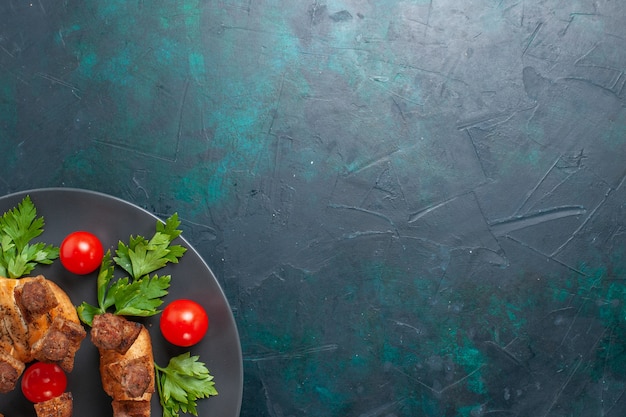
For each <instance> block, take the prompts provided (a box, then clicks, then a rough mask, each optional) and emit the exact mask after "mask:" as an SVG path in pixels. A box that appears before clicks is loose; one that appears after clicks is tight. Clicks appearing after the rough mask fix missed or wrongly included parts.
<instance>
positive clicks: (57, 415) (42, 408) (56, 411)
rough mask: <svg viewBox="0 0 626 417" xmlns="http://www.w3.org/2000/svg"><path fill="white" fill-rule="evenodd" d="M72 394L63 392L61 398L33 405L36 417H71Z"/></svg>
mask: <svg viewBox="0 0 626 417" xmlns="http://www.w3.org/2000/svg"><path fill="white" fill-rule="evenodd" d="M72 405H73V401H72V394H71V393H69V392H65V393H63V394H61V396H59V397H56V398H52V399H50V400H48V401H44V402H41V403H36V404H35V412H36V413H37V417H72Z"/></svg>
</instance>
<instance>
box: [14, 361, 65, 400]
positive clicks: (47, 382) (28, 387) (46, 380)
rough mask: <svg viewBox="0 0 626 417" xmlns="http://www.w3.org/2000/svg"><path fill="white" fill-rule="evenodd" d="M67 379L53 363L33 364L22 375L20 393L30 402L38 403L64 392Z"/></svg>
mask: <svg viewBox="0 0 626 417" xmlns="http://www.w3.org/2000/svg"><path fill="white" fill-rule="evenodd" d="M65 388H67V377H66V376H65V372H63V369H61V367H59V365H57V364H55V363H44V362H35V363H33V364H32V365H31V366H29V367H28V369H26V371H24V375H22V392H23V393H24V396H25V397H26V398H27V399H28V400H29V401H31V402H34V403H40V402H42V401H47V400H49V399H51V398H56V397H58V396H59V395H61V394H63V393H64V392H65Z"/></svg>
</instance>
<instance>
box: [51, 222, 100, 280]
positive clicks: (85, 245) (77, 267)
mask: <svg viewBox="0 0 626 417" xmlns="http://www.w3.org/2000/svg"><path fill="white" fill-rule="evenodd" d="M59 257H60V259H61V264H63V266H64V267H65V268H66V269H67V270H68V271H70V272H73V273H75V274H77V275H85V274H89V273H92V272H93V271H95V270H96V269H98V268H99V267H100V263H101V262H102V258H103V257H104V248H103V246H102V243H101V242H100V239H98V236H96V235H94V234H93V233H90V232H85V231H82V230H79V231H76V232H72V233H70V234H69V235H67V236H66V237H65V239H63V242H61V247H60V250H59Z"/></svg>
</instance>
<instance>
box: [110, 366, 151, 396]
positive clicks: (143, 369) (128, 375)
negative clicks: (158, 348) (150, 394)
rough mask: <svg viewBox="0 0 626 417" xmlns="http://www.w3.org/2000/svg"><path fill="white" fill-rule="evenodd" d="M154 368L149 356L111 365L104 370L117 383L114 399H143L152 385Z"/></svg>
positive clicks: (113, 392) (115, 384)
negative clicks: (152, 370)
mask: <svg viewBox="0 0 626 417" xmlns="http://www.w3.org/2000/svg"><path fill="white" fill-rule="evenodd" d="M153 366H154V364H153V363H152V361H151V360H150V358H149V357H147V356H142V357H140V358H135V359H131V360H127V361H120V362H115V363H112V364H109V365H108V366H106V367H105V368H104V370H105V372H106V375H104V377H105V378H108V379H109V380H110V381H115V383H114V384H109V386H114V387H115V388H114V390H112V392H111V394H114V395H112V396H113V397H114V398H126V399H133V398H139V397H141V396H142V395H143V394H144V393H145V392H146V390H147V389H148V388H150V386H151V384H152V377H153V373H152V372H151V368H152V367H153Z"/></svg>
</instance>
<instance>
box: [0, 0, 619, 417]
mask: <svg viewBox="0 0 626 417" xmlns="http://www.w3.org/2000/svg"><path fill="white" fill-rule="evenodd" d="M625 18H626V8H625V6H624V5H622V4H621V3H619V2H615V1H608V0H603V1H590V0H589V1H588V0H579V1H559V0H548V1H533V0H525V1H521V2H519V1H513V0H501V1H487V0H480V1H473V2H456V1H451V0H425V1H422V0H404V1H401V0H386V1H380V2H373V1H360V0H345V1H327V2H321V1H317V0H314V1H309V2H297V1H280V0H265V1H252V0H225V1H201V0H196V1H191V0H183V1H177V2H167V1H160V0H159V1H152V2H146V1H143V0H136V1H115V0H102V1H82V2H77V1H65V2H59V3H56V4H48V3H45V2H42V1H34V2H32V4H31V3H28V2H26V3H24V2H18V1H15V0H9V1H6V2H4V3H3V4H2V5H0V162H1V163H0V192H2V193H3V194H6V193H9V192H13V191H18V190H23V189H29V188H37V187H48V186H67V187H79V188H87V189H93V190H98V191H102V192H106V193H109V194H112V195H115V196H118V197H121V198H124V199H126V200H128V201H131V202H133V203H136V204H138V205H139V206H142V207H144V208H147V209H148V210H150V211H152V212H154V213H156V214H157V215H160V216H166V215H168V214H170V213H172V212H173V211H177V212H178V213H179V214H180V216H181V218H182V219H183V222H184V223H183V224H184V227H185V236H187V238H188V239H189V241H190V242H191V243H192V244H193V245H194V246H195V247H196V248H197V249H198V250H199V252H200V253H201V254H202V255H203V257H204V258H205V259H206V261H207V263H209V265H210V266H211V268H212V269H213V270H214V272H215V273H216V275H217V276H218V279H219V280H220V283H221V284H222V286H223V287H224V290H225V292H226V294H227V296H228V298H229V301H230V302H231V305H232V308H233V312H234V314H235V317H236V320H237V323H238V326H239V330H240V335H241V341H242V348H243V352H244V365H245V389H244V398H243V406H242V413H241V415H242V416H255V417H262V416H270V417H283V416H355V417H378V416H385V417H392V416H397V417H399V416H429V417H444V416H445V417H448V416H462V417H470V416H471V417H475V416H486V415H489V416H509V415H510V416H513V415H515V416H518V415H519V416H531V415H536V416H545V417H547V416H554V417H556V416H559V417H560V416H590V415H603V416H621V415H624V412H626V399H625V398H626V397H625V396H624V392H625V390H626V352H625V351H624V349H623V346H624V342H625V339H626V330H625V329H626V327H625V325H626V323H625V322H624V321H625V319H626V312H625V311H624V302H625V301H624V291H625V287H624V281H623V272H624V268H625V267H626V258H625V250H626V249H625V241H624V230H626V229H625V227H626V220H625V219H626V216H625V214H626V213H625V210H624V207H625V204H626V195H625V194H624V192H625V190H624V178H625V175H626V165H625V164H624V160H625V157H626V148H625V145H626V110H625V103H626V101H625V100H626V90H625V88H624V84H625V83H626V75H625V72H624V71H626V50H625V49H624V48H623V40H624V39H625V38H626V29H625V28H624V24H623V22H624V19H625Z"/></svg>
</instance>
